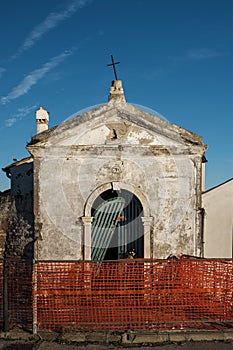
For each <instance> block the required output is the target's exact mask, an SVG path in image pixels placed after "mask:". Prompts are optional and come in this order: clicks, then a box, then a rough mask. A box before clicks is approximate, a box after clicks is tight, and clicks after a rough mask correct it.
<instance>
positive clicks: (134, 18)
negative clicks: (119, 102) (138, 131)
mask: <svg viewBox="0 0 233 350" xmlns="http://www.w3.org/2000/svg"><path fill="white" fill-rule="evenodd" d="M0 41H1V56H0V82H1V85H0V86H1V89H0V118H1V119H0V136H1V138H0V167H1V168H2V167H4V166H6V165H8V164H10V163H12V161H13V158H16V159H21V158H23V157H26V156H27V155H28V152H27V150H26V149H25V146H26V143H27V142H28V141H30V138H31V136H33V135H34V134H35V132H36V124H35V110H36V109H37V108H38V107H39V106H41V105H42V106H44V107H45V108H46V109H48V110H49V112H50V127H52V126H54V125H57V124H59V123H61V122H62V121H64V120H65V119H67V118H68V117H69V116H70V115H73V114H74V113H76V112H78V111H80V110H82V109H84V108H86V107H89V106H93V105H96V104H100V103H105V102H106V101H107V97H108V93H109V87H110V85H111V81H112V80H113V78H114V77H113V71H112V69H111V68H110V67H107V66H106V65H107V64H108V63H110V55H111V54H113V55H114V57H115V59H116V60H117V61H120V62H121V64H120V65H118V67H117V68H118V76H119V78H120V79H122V80H123V85H124V90H125V95H126V99H127V102H129V103H135V104H139V105H142V106H147V107H149V108H151V109H152V110H155V111H157V112H159V113H160V114H161V115H163V116H164V117H165V118H166V119H167V120H169V121H170V122H172V123H175V124H177V125H180V126H182V127H184V128H185V129H188V130H190V131H193V132H195V133H197V134H199V135H201V136H202V137H203V140H204V142H205V143H207V144H208V146H209V149H208V151H207V153H206V155H207V159H208V163H207V171H206V186H207V188H210V187H212V186H215V185H217V184H219V183H221V182H223V181H226V180H227V179H229V178H232V177H233V55H232V52H233V2H232V0H117V1H116V0H92V1H91V0H56V1H52V0H50V1H49V0H40V1H39V0H20V1H18V0H11V1H4V2H3V1H1V5H0ZM8 187H9V183H8V180H7V178H6V176H5V174H4V173H3V172H2V173H1V174H0V190H4V189H6V188H8Z"/></svg>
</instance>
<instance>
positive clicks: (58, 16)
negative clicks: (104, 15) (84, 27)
mask: <svg viewBox="0 0 233 350" xmlns="http://www.w3.org/2000/svg"><path fill="white" fill-rule="evenodd" d="M91 2H92V0H73V1H72V2H71V3H70V4H69V6H68V7H67V8H66V9H64V10H63V11H60V12H51V13H50V14H49V15H48V16H47V17H46V18H45V20H44V21H43V22H41V23H40V24H38V25H37V26H36V27H35V28H34V29H33V30H32V31H31V32H30V33H29V35H28V36H27V38H26V39H25V40H24V42H23V44H22V45H21V47H20V48H19V50H18V51H17V52H16V54H15V55H14V56H12V59H14V58H16V57H18V56H19V55H20V54H21V53H23V52H24V51H26V50H28V49H29V48H31V47H32V46H33V45H34V44H35V43H36V42H37V41H38V40H39V39H40V38H41V37H42V36H43V35H45V34H46V33H47V32H49V31H50V30H51V29H53V28H55V27H57V26H58V25H59V24H60V22H62V21H64V20H66V19H68V18H70V17H71V16H72V15H73V14H75V12H77V11H78V9H80V8H82V7H85V6H87V5H89V4H90V3H91Z"/></svg>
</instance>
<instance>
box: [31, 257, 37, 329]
mask: <svg viewBox="0 0 233 350" xmlns="http://www.w3.org/2000/svg"><path fill="white" fill-rule="evenodd" d="M32 322H33V324H32V331H33V334H37V264H36V261H35V260H33V266H32Z"/></svg>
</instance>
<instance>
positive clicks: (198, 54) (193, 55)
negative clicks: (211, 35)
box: [186, 48, 223, 61]
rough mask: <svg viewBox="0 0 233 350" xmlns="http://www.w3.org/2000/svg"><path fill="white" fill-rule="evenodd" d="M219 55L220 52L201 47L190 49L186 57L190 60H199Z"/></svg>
mask: <svg viewBox="0 0 233 350" xmlns="http://www.w3.org/2000/svg"><path fill="white" fill-rule="evenodd" d="M221 56H223V53H222V52H218V51H214V50H211V49H204V48H202V49H193V50H190V51H189V52H188V53H187V56H186V58H187V59H190V60H196V61H200V60H207V59H211V58H215V57H221Z"/></svg>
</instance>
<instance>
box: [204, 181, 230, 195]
mask: <svg viewBox="0 0 233 350" xmlns="http://www.w3.org/2000/svg"><path fill="white" fill-rule="evenodd" d="M232 180H233V177H232V178H231V179H228V180H226V181H224V182H222V183H221V184H218V185H216V186H214V187H212V188H209V189H208V190H206V191H204V192H203V193H202V194H205V193H207V192H210V191H212V190H214V189H215V188H218V187H221V186H223V185H225V184H227V183H228V182H230V181H232Z"/></svg>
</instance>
